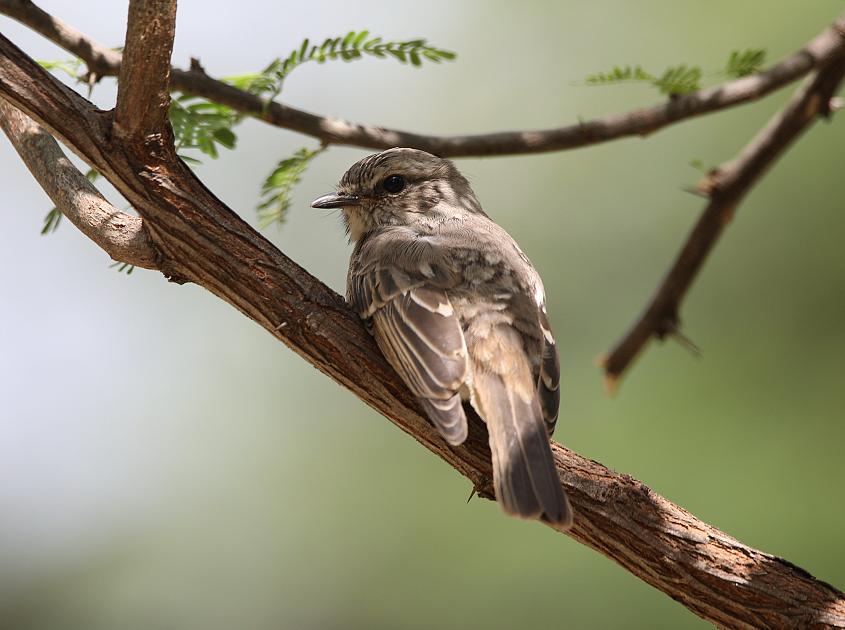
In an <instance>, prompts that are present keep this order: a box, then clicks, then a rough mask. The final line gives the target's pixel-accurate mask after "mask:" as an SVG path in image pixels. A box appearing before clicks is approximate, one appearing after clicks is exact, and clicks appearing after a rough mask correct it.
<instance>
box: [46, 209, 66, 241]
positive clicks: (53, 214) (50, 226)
mask: <svg viewBox="0 0 845 630" xmlns="http://www.w3.org/2000/svg"><path fill="white" fill-rule="evenodd" d="M62 216H64V215H63V214H62V211H61V210H59V209H58V208H53V209H52V210H50V212H48V213H47V216H46V217H44V228H43V229H42V230H41V236H44V235H45V234H49V233H50V232H55V231H56V229H57V228H58V227H59V223H61V221H62Z"/></svg>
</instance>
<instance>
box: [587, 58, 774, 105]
mask: <svg viewBox="0 0 845 630" xmlns="http://www.w3.org/2000/svg"><path fill="white" fill-rule="evenodd" d="M765 60H766V51H765V50H763V49H752V48H748V49H746V50H745V51H743V52H739V51H738V50H735V51H733V52H732V53H731V55H730V57H729V58H728V63H727V64H726V65H725V68H724V69H723V70H721V71H719V72H716V73H713V74H714V75H723V76H725V75H727V76H731V77H744V76H748V75H750V74H755V73H757V72H760V71H761V70H762V67H763V62H764V61H765ZM703 76H704V72H703V71H702V70H701V68H699V67H698V66H692V67H690V66H687V64H681V65H679V66H674V67H670V68H667V69H666V71H665V72H664V73H663V74H662V75H660V76H656V75H654V74H651V73H650V72H646V71H645V70H643V68H642V66H639V65H637V66H633V67H632V66H624V67H622V66H614V67H613V69H612V70H611V71H610V72H599V73H598V74H591V75H589V76H587V77H586V78H585V79H584V84H586V85H611V84H617V83H647V84H649V85H651V86H652V87H655V88H657V89H658V90H660V93H661V94H666V95H669V96H673V95H679V94H692V93H694V92H698V91H699V90H700V89H701V79H702V77H703Z"/></svg>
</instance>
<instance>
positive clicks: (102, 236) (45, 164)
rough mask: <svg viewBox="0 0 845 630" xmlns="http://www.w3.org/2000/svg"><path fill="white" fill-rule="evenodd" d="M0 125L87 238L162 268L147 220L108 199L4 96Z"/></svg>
mask: <svg viewBox="0 0 845 630" xmlns="http://www.w3.org/2000/svg"><path fill="white" fill-rule="evenodd" d="M0 127H3V131H5V132H6V135H7V136H8V137H9V140H11V142H12V145H13V146H14V147H15V149H16V150H17V152H18V155H20V156H21V159H22V160H23V161H24V164H26V166H27V168H28V169H29V170H30V172H31V173H32V175H33V177H35V179H36V181H37V182H38V183H39V184H40V185H41V187H42V188H43V189H44V192H46V193H47V196H48V197H50V199H51V200H52V201H53V203H54V204H56V207H57V208H58V209H59V210H61V212H62V214H64V215H65V216H66V217H67V218H68V219H70V221H71V222H72V223H73V224H74V225H75V226H76V227H77V228H79V230H80V231H81V232H82V233H83V234H85V236H87V237H88V238H90V239H91V240H92V241H94V242H95V243H96V244H97V245H98V246H99V247H100V248H102V249H103V250H104V251H105V252H106V253H107V254H108V255H109V256H111V258H112V259H113V260H116V261H117V262H122V263H127V264H129V265H135V266H136V267H143V268H145V269H158V266H157V265H156V263H155V250H154V249H153V246H152V243H151V242H150V239H149V237H148V236H147V233H146V232H145V231H144V226H143V221H141V219H139V218H138V217H133V216H132V215H129V214H126V213H125V212H121V211H120V210H118V209H117V208H115V207H114V206H112V205H111V204H110V203H109V202H108V201H106V200H105V199H104V198H103V196H102V195H101V194H100V192H99V191H98V190H97V189H96V188H95V187H94V185H93V184H92V183H91V182H89V181H88V179H87V178H86V177H85V175H83V174H82V173H80V172H79V170H78V169H77V168H76V167H75V166H74V165H73V164H71V163H70V161H69V160H68V159H67V158H66V157H65V155H64V153H62V150H61V148H59V145H58V143H57V142H56V141H55V140H54V139H53V136H51V135H50V134H49V133H47V132H46V131H45V130H44V129H43V128H42V127H41V125H39V124H38V123H36V122H35V121H34V120H32V118H30V117H29V116H27V115H26V114H24V113H23V112H22V111H20V110H19V109H17V108H15V107H13V106H12V105H10V104H9V103H8V102H6V101H5V100H4V99H2V98H0Z"/></svg>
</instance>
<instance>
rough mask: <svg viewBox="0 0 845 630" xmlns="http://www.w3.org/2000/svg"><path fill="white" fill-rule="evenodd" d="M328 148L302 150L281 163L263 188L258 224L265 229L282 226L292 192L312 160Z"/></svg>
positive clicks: (324, 146)
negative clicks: (275, 225)
mask: <svg viewBox="0 0 845 630" xmlns="http://www.w3.org/2000/svg"><path fill="white" fill-rule="evenodd" d="M327 148H328V145H323V146H321V147H320V148H319V149H314V150H311V149H306V148H302V149H300V150H299V151H297V152H296V153H295V154H294V155H293V157H289V158H285V159H284V160H282V161H280V162H279V163H278V164H277V165H276V168H275V169H273V172H272V173H270V174H269V175H268V176H267V179H266V180H264V184H262V186H261V197H262V198H263V201H262V202H261V203H260V204H258V224H259V226H260V227H261V228H262V229H264V228H266V227H267V226H268V225H271V224H272V223H277V224H279V225H281V224H282V223H284V220H285V216H286V215H287V212H288V210H289V209H290V204H291V196H290V194H291V190H292V189H293V187H294V186H295V185H296V184H298V183H299V180H300V179H301V178H302V174H303V173H304V172H305V169H307V168H308V166H309V164H310V162H311V160H312V159H314V158H315V157H316V156H317V155H319V154H320V153H322V152H323V151H325V150H326V149H327Z"/></svg>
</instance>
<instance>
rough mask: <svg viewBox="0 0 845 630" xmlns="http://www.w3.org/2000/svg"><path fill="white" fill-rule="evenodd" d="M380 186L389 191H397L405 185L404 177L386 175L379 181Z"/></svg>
mask: <svg viewBox="0 0 845 630" xmlns="http://www.w3.org/2000/svg"><path fill="white" fill-rule="evenodd" d="M381 187H382V188H384V189H385V190H386V191H387V192H389V193H398V192H399V191H400V190H402V189H403V188H404V187H405V179H404V178H403V177H401V176H400V175H388V176H387V177H385V178H384V181H383V182H382V183H381Z"/></svg>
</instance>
